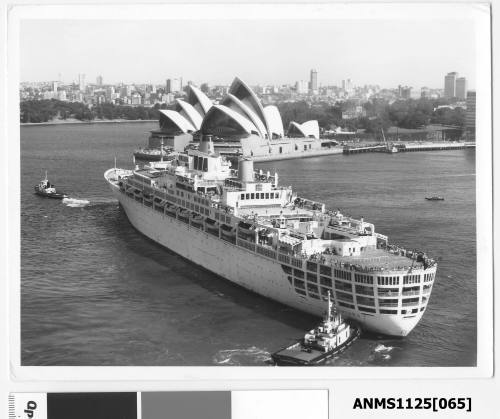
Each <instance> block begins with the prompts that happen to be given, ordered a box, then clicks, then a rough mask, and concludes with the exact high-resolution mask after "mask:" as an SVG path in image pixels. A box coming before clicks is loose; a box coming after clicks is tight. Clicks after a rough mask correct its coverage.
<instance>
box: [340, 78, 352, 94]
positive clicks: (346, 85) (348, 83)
mask: <svg viewBox="0 0 500 419" xmlns="http://www.w3.org/2000/svg"><path fill="white" fill-rule="evenodd" d="M342 90H343V91H344V92H346V93H350V92H351V91H352V80H351V79H345V80H342Z"/></svg>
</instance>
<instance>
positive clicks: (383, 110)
mask: <svg viewBox="0 0 500 419" xmlns="http://www.w3.org/2000/svg"><path fill="white" fill-rule="evenodd" d="M356 104H357V103H356V102H354V101H345V102H339V103H336V104H335V105H331V104H328V103H324V102H323V103H322V102H320V103H313V104H310V103H308V102H306V101H300V102H283V103H278V104H277V105H276V106H277V107H278V109H279V111H280V113H281V117H282V120H283V126H284V127H285V129H286V128H287V127H288V125H289V124H290V122H291V121H296V122H299V123H302V122H305V121H309V120H311V119H316V120H317V121H318V123H319V126H320V127H321V128H323V129H332V128H335V127H341V128H345V129H348V130H356V129H364V130H366V132H367V133H376V132H380V129H381V128H383V129H384V130H385V129H387V128H389V127H391V126H396V127H399V128H411V129H415V128H421V127H423V126H425V125H429V124H441V125H454V126H457V127H460V128H464V126H465V110H464V109H462V108H454V109H450V108H446V107H444V108H439V109H438V106H440V105H445V106H446V105H450V102H449V101H448V100H446V99H435V100H431V99H426V98H421V99H407V100H397V101H395V102H393V103H389V102H388V101H387V100H384V99H373V100H371V101H369V102H366V103H364V104H363V105H362V107H363V110H364V113H365V115H363V116H358V117H356V118H353V119H342V112H345V111H347V110H349V109H352V108H353V107H355V106H356Z"/></svg>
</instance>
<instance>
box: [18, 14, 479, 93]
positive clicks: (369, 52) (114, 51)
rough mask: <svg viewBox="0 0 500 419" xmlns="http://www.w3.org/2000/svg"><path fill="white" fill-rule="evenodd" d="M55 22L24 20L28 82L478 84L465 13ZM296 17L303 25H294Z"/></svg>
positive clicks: (471, 31)
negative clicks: (314, 74) (313, 79)
mask: <svg viewBox="0 0 500 419" xmlns="http://www.w3.org/2000/svg"><path fill="white" fill-rule="evenodd" d="M47 22H48V21H23V22H22V24H21V42H20V47H21V48H20V50H21V51H20V52H21V55H20V57H21V82H38V81H49V80H58V79H59V77H60V76H59V75H61V77H60V78H61V81H62V82H63V83H71V82H73V81H76V82H78V75H79V74H81V73H82V74H85V77H86V79H87V80H88V83H92V81H95V80H96V78H97V77H98V76H102V78H103V83H104V84H118V83H120V82H123V83H125V84H133V83H153V84H157V85H160V84H164V83H165V80H166V79H168V78H171V79H175V78H179V77H182V79H183V80H184V81H185V83H187V81H189V80H192V81H194V82H195V83H197V84H201V83H204V82H208V83H210V84H213V85H217V84H219V85H227V84H229V83H230V82H231V80H232V78H233V77H234V75H238V76H240V77H242V78H244V79H245V80H247V81H248V82H249V84H252V85H258V84H260V85H283V84H290V85H294V84H295V83H296V82H297V81H299V80H308V79H309V72H310V70H311V69H312V68H314V69H316V70H317V71H318V86H326V85H331V86H334V85H337V86H338V85H340V84H341V82H342V80H343V79H351V80H352V81H353V84H354V85H357V86H363V85H369V84H371V85H380V86H381V87H395V86H397V85H399V84H404V85H409V86H412V87H413V88H414V89H418V88H420V87H423V86H428V87H431V88H442V86H443V82H442V80H443V74H446V73H449V72H450V71H456V72H458V73H460V74H464V75H466V77H467V83H468V87H469V89H473V88H474V86H475V61H476V60H475V47H474V28H473V27H471V26H470V25H465V24H464V21H435V22H433V23H434V24H433V25H432V26H431V25H428V24H427V25H425V24H424V23H423V22H421V23H417V22H414V21H407V22H403V21H398V22H395V21H386V22H381V21H377V22H362V21H351V22H345V21H339V22H334V23H335V24H334V25H332V21H314V22H311V21H300V22H295V21H286V22H281V21H274V20H272V21H225V22H224V25H216V21H197V22H196V26H193V28H195V29H196V30H192V31H186V27H188V26H189V25H194V22H193V21H168V25H158V22H157V21H155V22H150V21H127V22H126V21H90V22H88V21H87V22H85V21H62V22H61V21H58V22H57V25H51V24H50V23H49V24H48V23H47ZM49 22H50V21H49ZM153 23H154V25H153ZM294 23H300V25H301V31H295V30H292V29H293V28H296V25H295V24H294ZM381 23H382V24H381ZM42 28H43V30H42ZM47 28H57V30H47ZM89 29H91V30H89ZM252 29H253V31H251V30H252ZM201 33H202V34H203V37H200V34H201ZM227 33H231V41H230V42H228V41H227ZM178 34H182V36H179V35H178ZM249 34H251V35H249ZM305 34H306V35H307V36H306V35H305ZM394 34H397V36H395V35H394ZM176 35H177V36H176ZM35 39H36V42H34V40H35ZM171 39H175V42H171V41H170V40H171ZM325 39H329V42H328V43H325V42H324V40H325ZM437 40H438V41H439V42H436V41H437ZM40 44H42V45H50V48H40V47H39V45H40ZM63 57H64V59H63ZM40 63H42V65H41V64H40ZM431 64H432V65H431Z"/></svg>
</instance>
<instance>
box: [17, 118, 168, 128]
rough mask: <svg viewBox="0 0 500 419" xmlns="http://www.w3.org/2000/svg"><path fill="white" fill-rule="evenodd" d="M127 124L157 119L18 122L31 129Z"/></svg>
mask: <svg viewBox="0 0 500 419" xmlns="http://www.w3.org/2000/svg"><path fill="white" fill-rule="evenodd" d="M127 122H158V120H157V119H97V120H92V121H79V120H77V119H71V120H59V121H47V122H20V123H19V125H20V126H22V127H33V126H39V125H43V126H46V125H72V124H87V125H91V124H121V123H127Z"/></svg>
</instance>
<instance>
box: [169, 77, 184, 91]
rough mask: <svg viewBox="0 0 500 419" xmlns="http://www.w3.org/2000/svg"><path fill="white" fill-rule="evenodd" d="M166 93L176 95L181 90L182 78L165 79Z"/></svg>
mask: <svg viewBox="0 0 500 419" xmlns="http://www.w3.org/2000/svg"><path fill="white" fill-rule="evenodd" d="M165 87H166V93H177V92H180V91H181V90H182V78H178V79H167V82H166V86H165Z"/></svg>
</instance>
